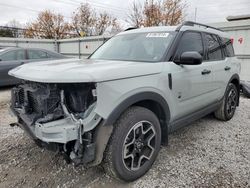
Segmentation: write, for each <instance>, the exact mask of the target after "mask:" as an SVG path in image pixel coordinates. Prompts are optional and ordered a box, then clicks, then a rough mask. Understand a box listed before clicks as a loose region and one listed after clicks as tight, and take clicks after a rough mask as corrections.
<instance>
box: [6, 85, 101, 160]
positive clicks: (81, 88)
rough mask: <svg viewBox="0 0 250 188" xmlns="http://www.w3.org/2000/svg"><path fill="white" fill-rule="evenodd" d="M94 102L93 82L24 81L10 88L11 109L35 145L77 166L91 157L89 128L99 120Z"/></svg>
mask: <svg viewBox="0 0 250 188" xmlns="http://www.w3.org/2000/svg"><path fill="white" fill-rule="evenodd" d="M96 100H97V98H96V86H95V83H77V84H72V83H71V84H67V83H65V84H64V83H63V84H53V83H48V84H47V83H37V82H24V83H22V84H20V85H18V86H16V87H14V88H13V89H12V95H11V101H12V102H11V110H12V112H13V113H14V114H15V115H16V116H17V118H18V122H17V124H16V125H18V126H20V127H21V128H23V129H24V130H25V131H26V132H27V133H28V134H29V135H30V136H31V137H32V138H33V139H34V140H35V142H36V143H37V144H38V145H40V146H45V147H47V148H48V149H52V150H57V151H60V152H63V154H64V156H65V158H66V159H67V161H73V162H75V163H76V164H80V163H87V162H89V161H91V160H93V157H94V152H95V144H94V143H93V134H94V130H93V129H94V128H95V125H96V124H98V123H99V122H100V121H101V117H99V116H98V115H97V114H95V113H94V112H93V111H94V110H93V109H94V108H95V104H96Z"/></svg>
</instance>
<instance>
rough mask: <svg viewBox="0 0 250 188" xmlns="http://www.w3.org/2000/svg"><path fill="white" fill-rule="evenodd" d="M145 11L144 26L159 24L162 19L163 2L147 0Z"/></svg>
mask: <svg viewBox="0 0 250 188" xmlns="http://www.w3.org/2000/svg"><path fill="white" fill-rule="evenodd" d="M143 13H144V15H145V19H144V22H143V24H144V26H145V27H150V26H158V25H160V23H161V21H162V19H161V18H162V11H161V3H160V2H158V1H155V0H150V1H148V0H147V1H146V3H145V4H144V10H143Z"/></svg>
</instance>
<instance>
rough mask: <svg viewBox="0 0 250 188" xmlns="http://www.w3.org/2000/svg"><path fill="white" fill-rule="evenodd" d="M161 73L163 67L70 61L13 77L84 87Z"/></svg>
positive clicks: (51, 63) (27, 67)
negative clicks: (82, 84) (91, 83)
mask: <svg viewBox="0 0 250 188" xmlns="http://www.w3.org/2000/svg"><path fill="white" fill-rule="evenodd" d="M161 71H162V64H161V63H155V64H152V63H145V62H144V63H143V62H129V61H108V60H106V61H104V60H102V61H101V60H91V59H85V60H80V59H66V60H55V61H49V62H39V63H35V64H29V65H22V66H20V67H18V68H16V69H13V70H11V71H10V72H9V74H10V75H12V76H15V77H17V78H20V79H24V80H30V81H36V82H44V83H74V82H76V83H81V82H103V81H108V80H116V79H125V78H130V77H138V76H143V75H150V74H157V73H160V72H161Z"/></svg>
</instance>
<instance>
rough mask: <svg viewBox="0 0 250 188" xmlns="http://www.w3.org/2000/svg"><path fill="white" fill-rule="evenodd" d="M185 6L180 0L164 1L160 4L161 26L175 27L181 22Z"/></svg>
mask: <svg viewBox="0 0 250 188" xmlns="http://www.w3.org/2000/svg"><path fill="white" fill-rule="evenodd" d="M185 7H186V4H185V3H183V2H182V0H165V1H163V3H162V18H161V19H162V24H163V25H177V24H179V23H181V22H182V21H183V18H184V9H185Z"/></svg>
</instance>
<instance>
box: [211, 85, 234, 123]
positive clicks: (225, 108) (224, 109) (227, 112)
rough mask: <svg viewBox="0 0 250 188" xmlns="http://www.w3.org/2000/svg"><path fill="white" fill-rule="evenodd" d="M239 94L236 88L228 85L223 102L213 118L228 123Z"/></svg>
mask: <svg viewBox="0 0 250 188" xmlns="http://www.w3.org/2000/svg"><path fill="white" fill-rule="evenodd" d="M238 99H239V93H238V90H237V88H236V86H235V85H234V84H232V83H230V84H229V85H228V87H227V90H226V93H225V96H224V98H223V102H222V104H221V106H220V108H219V109H218V110H216V111H215V113H214V114H215V117H216V118H217V119H219V120H223V121H228V120H230V119H231V118H232V117H233V116H234V113H235V110H236V107H237V103H238Z"/></svg>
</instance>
